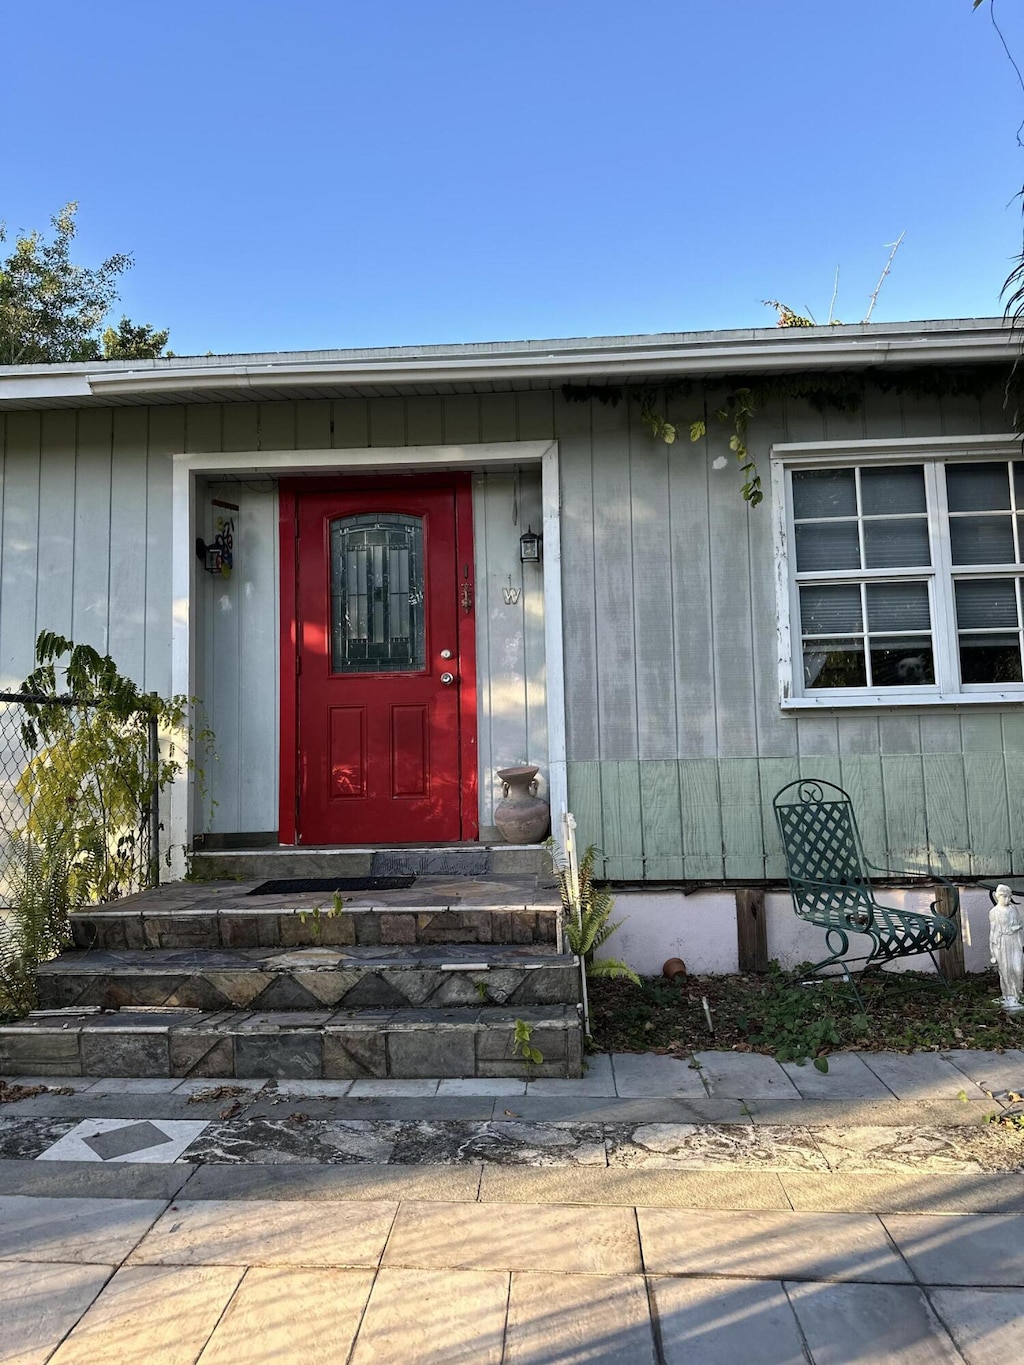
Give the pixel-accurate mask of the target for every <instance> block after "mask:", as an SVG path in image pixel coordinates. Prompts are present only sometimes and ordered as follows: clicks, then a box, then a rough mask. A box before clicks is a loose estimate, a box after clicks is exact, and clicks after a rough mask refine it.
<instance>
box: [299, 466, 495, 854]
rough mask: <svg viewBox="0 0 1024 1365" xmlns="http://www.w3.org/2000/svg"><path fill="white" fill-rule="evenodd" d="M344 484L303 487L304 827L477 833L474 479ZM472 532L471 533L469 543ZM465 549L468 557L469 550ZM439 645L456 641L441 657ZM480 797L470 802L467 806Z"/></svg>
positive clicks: (441, 837)
mask: <svg viewBox="0 0 1024 1365" xmlns="http://www.w3.org/2000/svg"><path fill="white" fill-rule="evenodd" d="M459 492H460V483H459V481H453V482H452V483H451V484H448V485H447V486H434V485H431V486H427V487H419V486H417V485H416V484H411V485H410V486H408V487H402V488H400V489H396V488H395V487H393V486H392V487H391V488H387V489H385V488H379V489H374V488H358V489H347V488H339V489H338V490H336V491H334V490H332V491H320V490H318V491H315V492H305V491H302V492H299V493H298V494H297V495H296V498H295V529H296V535H297V553H296V617H297V619H296V652H297V659H296V668H297V729H298V754H299V762H298V775H297V785H298V790H297V831H296V833H297V838H298V840H299V841H300V842H302V843H306V844H313V843H317V844H351V843H366V842H389V843H390V842H395V843H406V842H414V841H420V840H422V841H426V842H438V841H448V840H458V839H461V838H466V837H473V835H474V834H475V815H476V812H475V768H474V770H473V779H474V780H473V781H466V780H464V775H468V770H469V765H470V764H471V763H473V762H474V761H475V757H474V754H473V753H470V754H468V755H467V754H464V753H463V752H462V747H463V743H464V738H465V734H466V731H467V724H466V721H467V717H466V716H465V715H464V714H463V711H462V706H463V704H464V703H463V696H464V695H465V696H466V697H467V698H468V699H470V700H471V699H472V697H473V695H474V692H473V679H472V666H473V651H472V649H465V648H464V647H460V641H461V642H462V645H463V646H464V644H465V641H466V638H467V636H469V635H470V634H471V631H472V619H471V618H472V606H471V604H472V585H471V582H470V580H469V574H470V564H471V556H470V557H468V558H467V557H466V556H465V555H460V553H459V548H460V531H461V534H462V537H463V539H465V537H466V535H467V534H468V530H469V528H467V527H464V526H463V527H461V528H460V526H459V524H458V518H459V514H461V512H462V508H463V506H464V507H465V508H466V509H467V510H468V506H469V497H468V488H467V489H466V490H465V492H466V496H464V497H463V498H461V499H460V497H459ZM470 544H471V541H470ZM462 560H465V562H464V563H463V562H461V561H462ZM442 651H447V657H444V656H443V654H442ZM464 795H465V798H466V806H467V807H468V806H469V805H470V803H472V810H471V811H470V810H469V809H464V808H463V807H464Z"/></svg>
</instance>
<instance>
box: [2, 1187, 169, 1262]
mask: <svg viewBox="0 0 1024 1365" xmlns="http://www.w3.org/2000/svg"><path fill="white" fill-rule="evenodd" d="M166 1207H167V1201H166V1200H165V1199H88V1198H67V1197H56V1196H55V1197H51V1198H46V1199H42V1198H38V1197H35V1196H29V1195H17V1194H8V1195H0V1260H6V1261H54V1262H64V1261H74V1262H76V1263H78V1262H83V1263H84V1262H88V1263H90V1264H96V1265H118V1264H120V1262H121V1261H122V1260H124V1258H125V1257H126V1256H127V1255H128V1253H129V1252H130V1251H131V1250H132V1248H133V1247H134V1246H135V1245H136V1243H137V1242H138V1241H139V1239H140V1238H141V1237H142V1236H143V1234H144V1233H145V1232H146V1231H147V1230H148V1229H149V1228H150V1226H151V1225H152V1224H153V1223H154V1222H155V1220H156V1219H157V1218H158V1217H159V1216H160V1214H161V1213H162V1212H163V1211H164V1209H165V1208H166Z"/></svg>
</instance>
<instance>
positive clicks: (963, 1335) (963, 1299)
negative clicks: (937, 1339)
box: [927, 1289, 1024, 1365]
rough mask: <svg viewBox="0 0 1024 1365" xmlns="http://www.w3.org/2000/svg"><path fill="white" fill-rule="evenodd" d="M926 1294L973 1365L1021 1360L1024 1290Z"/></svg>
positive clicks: (947, 1291)
mask: <svg viewBox="0 0 1024 1365" xmlns="http://www.w3.org/2000/svg"><path fill="white" fill-rule="evenodd" d="M927 1294H928V1298H929V1299H930V1300H931V1303H932V1306H933V1307H934V1308H935V1310H936V1311H937V1312H938V1314H939V1316H940V1317H941V1319H942V1321H943V1322H944V1323H945V1324H946V1326H947V1328H948V1329H949V1332H950V1335H951V1336H952V1338H953V1340H954V1341H955V1342H956V1345H957V1346H958V1347H959V1349H960V1351H961V1352H962V1353H963V1356H964V1358H965V1360H969V1361H970V1362H971V1365H1009V1362H1010V1361H1012V1360H1015V1359H1017V1358H1018V1357H1019V1356H1020V1354H1021V1323H1022V1322H1024V1290H1021V1289H929V1290H928V1291H927Z"/></svg>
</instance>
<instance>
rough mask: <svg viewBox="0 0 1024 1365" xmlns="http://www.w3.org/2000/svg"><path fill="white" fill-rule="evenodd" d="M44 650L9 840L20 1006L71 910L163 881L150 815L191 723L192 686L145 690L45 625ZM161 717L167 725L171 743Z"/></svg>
mask: <svg viewBox="0 0 1024 1365" xmlns="http://www.w3.org/2000/svg"><path fill="white" fill-rule="evenodd" d="M35 661H36V666H35V668H34V669H33V671H32V672H31V673H30V674H29V676H28V677H27V678H26V679H25V681H24V683H23V684H22V688H21V690H22V691H23V692H24V693H26V694H28V695H30V696H31V697H32V698H33V700H32V701H30V702H25V703H23V708H22V720H21V724H20V728H19V733H18V739H19V740H20V743H21V746H22V749H23V751H24V753H25V764H24V767H23V769H22V771H21V774H20V776H19V777H18V779H17V781H16V783H15V784H14V795H15V797H16V798H17V805H16V809H17V810H19V811H20V814H19V815H16V817H15V819H14V820H13V821H11V820H9V821H8V827H7V828H6V830H5V831H4V841H3V844H2V845H0V882H2V883H3V888H4V891H5V893H6V901H7V904H8V906H9V911H8V915H7V917H6V918H5V919H4V921H3V923H2V924H0V1009H4V1010H6V1011H8V1012H13V1013H22V1012H24V1010H25V1009H26V1008H30V1007H31V1003H32V999H33V997H34V991H35V985H34V983H35V973H36V969H37V967H38V965H39V963H40V962H43V961H45V960H47V959H48V958H50V957H53V956H54V955H55V954H56V953H58V952H60V950H61V949H62V948H63V947H64V946H66V944H67V943H68V941H69V937H70V915H71V913H72V912H73V911H74V910H76V909H77V908H78V907H80V906H82V905H85V904H87V903H90V902H98V901H109V900H114V899H116V898H117V897H119V896H121V895H124V894H125V893H126V892H128V891H133V890H136V889H139V888H140V887H142V886H147V885H152V884H153V883H154V882H155V881H156V879H157V868H156V867H155V865H154V862H153V859H152V857H151V856H150V857H147V851H148V849H149V848H150V847H151V846H150V845H149V844H148V843H147V842H146V836H147V833H153V831H151V830H148V829H147V825H148V824H149V823H151V821H152V819H153V814H154V804H155V803H154V799H153V798H154V797H155V796H156V794H157V793H158V792H159V791H161V790H162V789H163V788H164V787H166V786H167V784H168V783H170V782H171V781H172V780H173V779H174V778H175V777H176V776H177V774H178V772H179V771H180V769H181V767H182V766H183V759H182V758H181V757H180V750H179V749H178V747H177V745H176V743H175V736H176V735H180V734H181V733H182V732H183V731H185V729H186V725H185V713H186V699H185V698H183V697H174V698H171V699H170V700H165V699H163V698H161V697H159V696H157V695H156V694H155V693H146V692H142V691H141V690H140V689H139V688H138V687H137V686H136V684H135V683H133V682H132V681H131V679H129V678H126V677H125V676H124V675H123V674H121V673H120V672H119V671H118V669H117V666H116V664H115V663H114V662H113V660H112V659H111V658H110V657H109V656H105V655H100V654H99V653H98V652H97V651H96V650H95V649H92V648H91V647H89V646H87V645H75V644H73V643H72V642H71V641H70V640H67V639H65V638H64V637H63V636H61V635H57V634H55V633H53V632H51V631H44V632H43V633H42V634H41V635H40V636H39V638H38V640H37V641H36V660H35ZM154 724H155V725H156V726H157V727H159V729H162V730H163V731H164V734H165V736H169V741H168V742H167V744H166V748H165V752H164V753H163V754H162V755H161V754H160V753H159V752H156V753H154V752H153V746H152V745H151V727H152V725H154ZM207 737H208V736H207V735H206V734H205V733H204V735H203V738H204V739H205V738H207Z"/></svg>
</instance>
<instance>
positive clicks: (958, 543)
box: [949, 517, 1013, 564]
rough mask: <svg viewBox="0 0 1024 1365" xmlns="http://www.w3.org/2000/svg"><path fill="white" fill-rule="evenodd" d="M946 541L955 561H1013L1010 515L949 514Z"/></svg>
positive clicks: (1008, 562) (967, 562) (993, 562)
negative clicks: (961, 515) (974, 515)
mask: <svg viewBox="0 0 1024 1365" xmlns="http://www.w3.org/2000/svg"><path fill="white" fill-rule="evenodd" d="M949 543H950V546H951V548H952V551H953V563H954V564H1012V563H1013V527H1012V526H1011V525H1010V518H1009V517H950V519H949Z"/></svg>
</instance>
